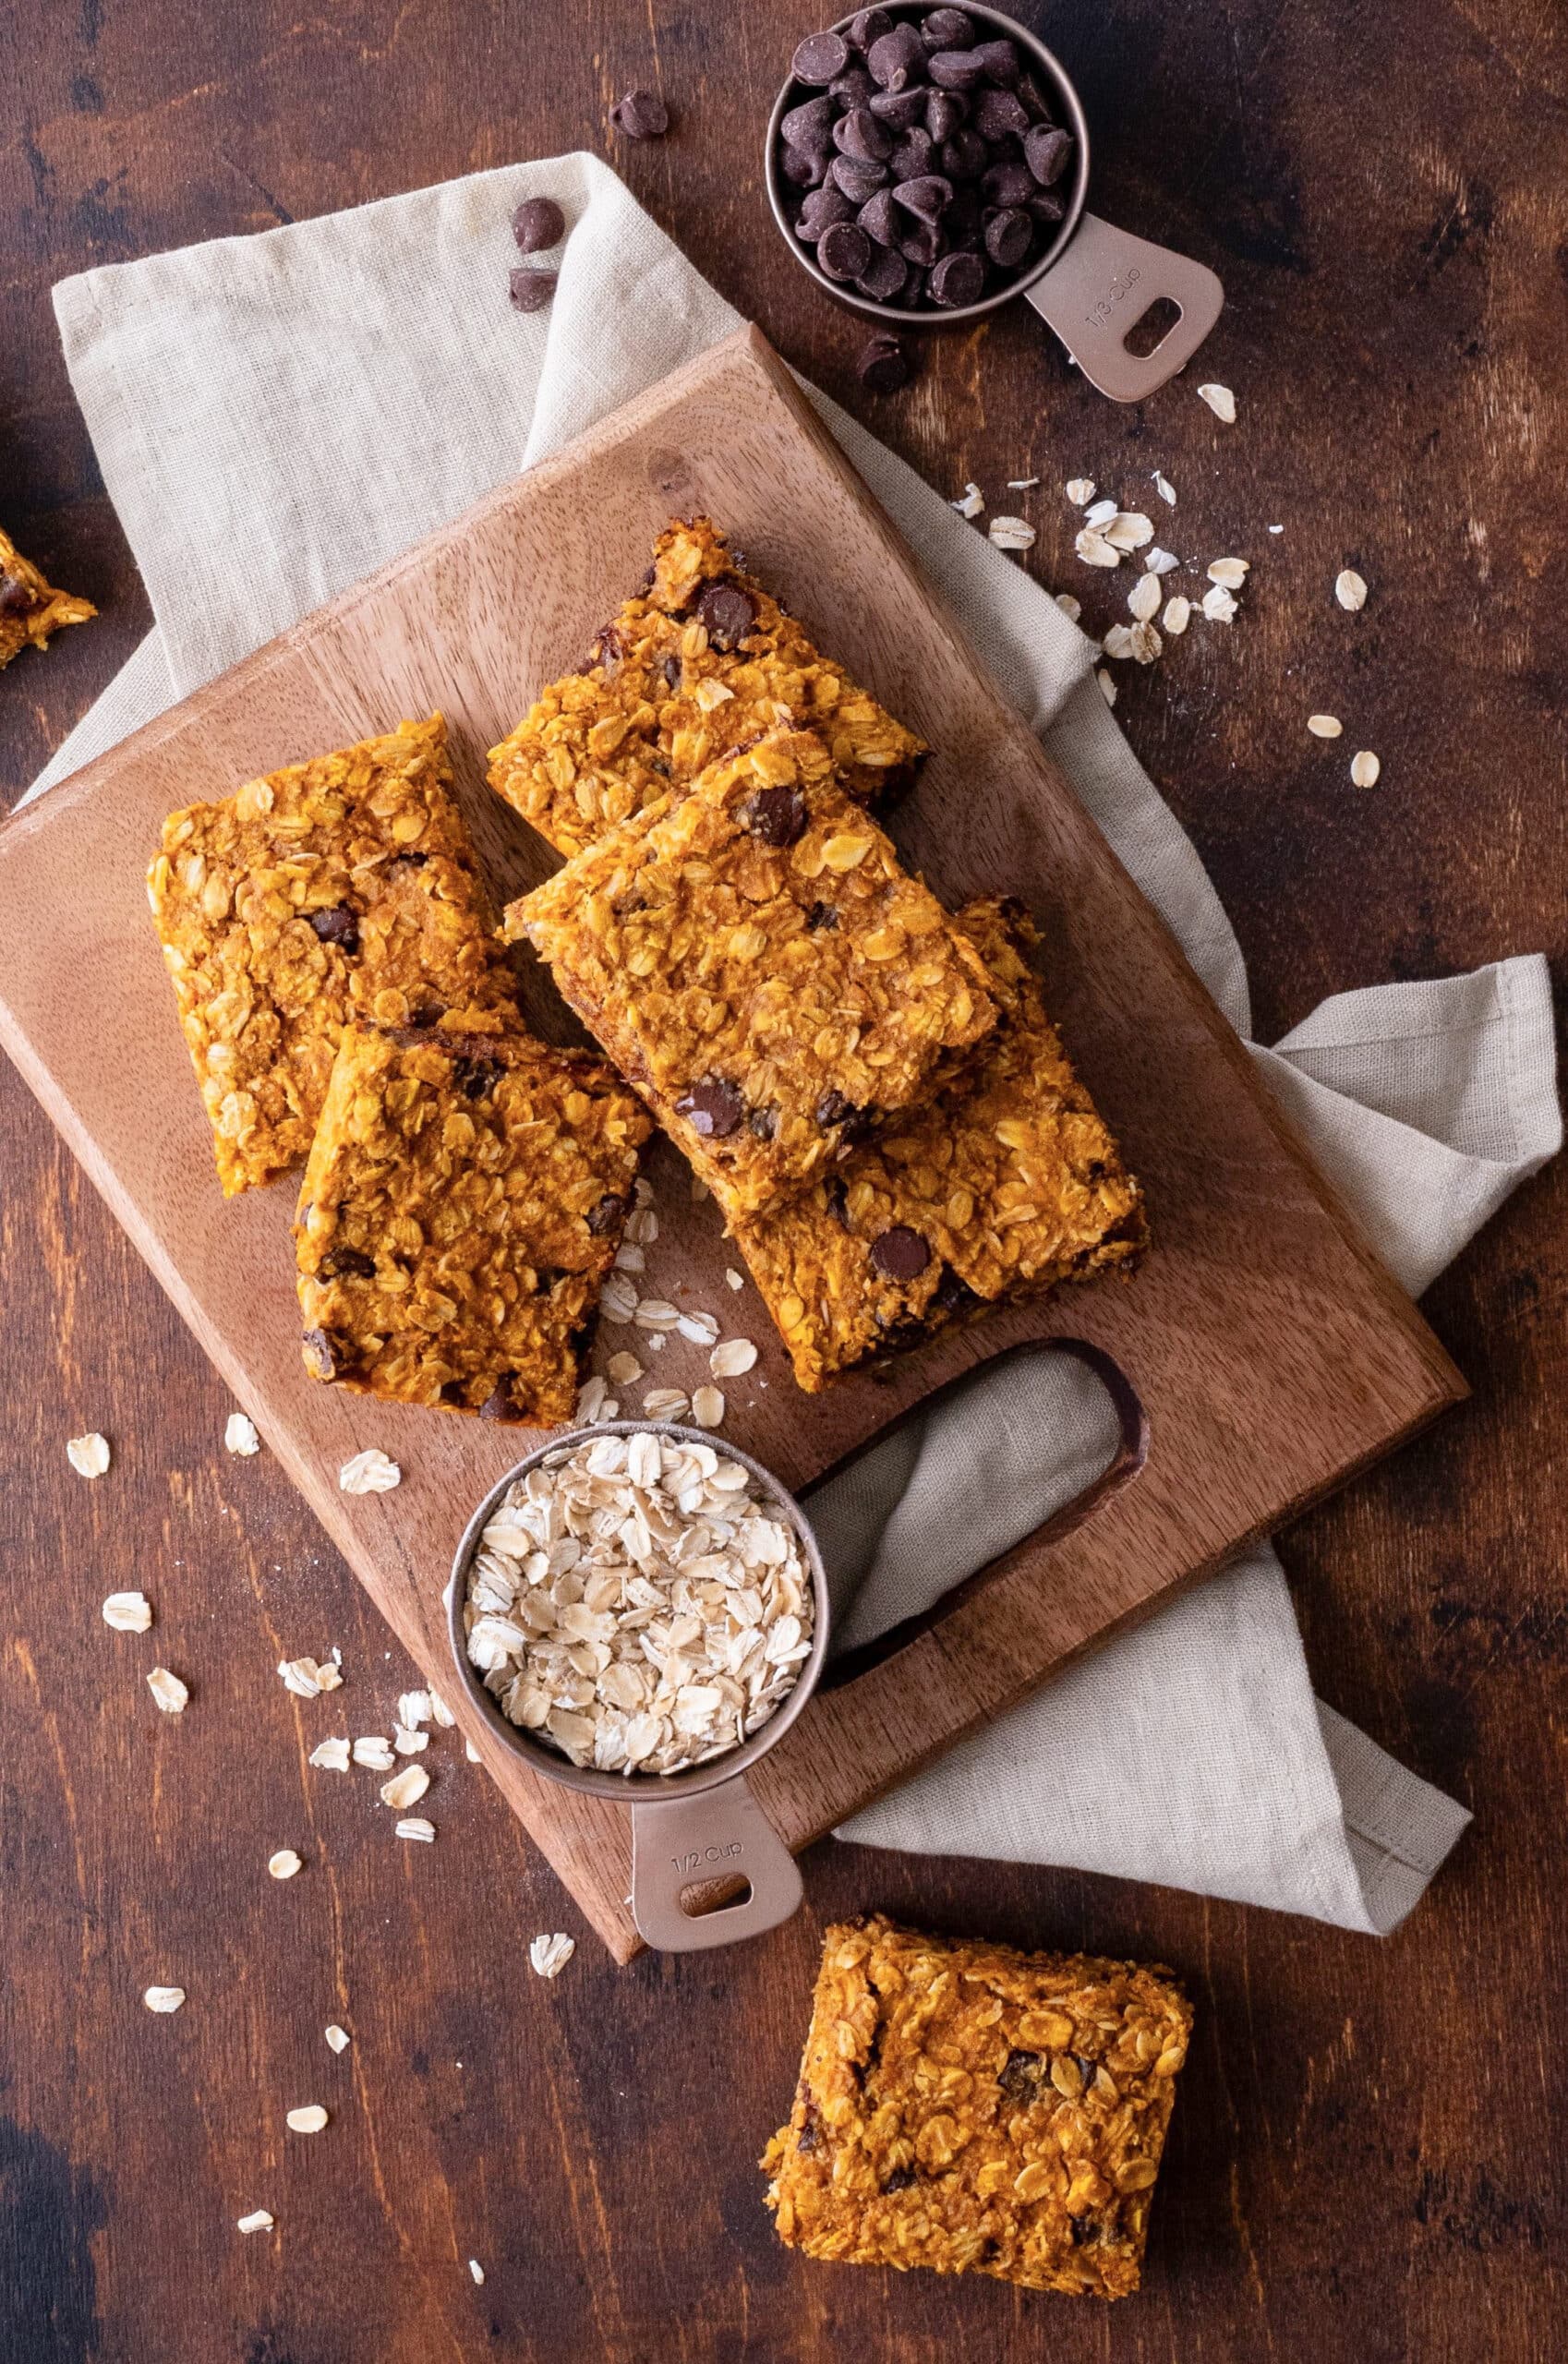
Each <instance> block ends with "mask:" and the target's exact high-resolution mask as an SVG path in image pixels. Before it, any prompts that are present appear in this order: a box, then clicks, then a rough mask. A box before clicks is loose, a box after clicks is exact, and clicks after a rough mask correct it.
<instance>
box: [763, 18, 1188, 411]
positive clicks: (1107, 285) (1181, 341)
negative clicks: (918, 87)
mask: <svg viewBox="0 0 1568 2364" xmlns="http://www.w3.org/2000/svg"><path fill="white" fill-rule="evenodd" d="M932 6H961V7H962V9H963V12H964V14H965V16H966V17H970V18H973V20H974V21H975V23H976V24H978V25H980V26H982V27H983V28H984V29H985V30H986V31H987V33H988V34H989V35H990V36H991V37H992V38H1001V37H1005V38H1006V39H1007V40H1009V41H1011V42H1016V44H1017V46H1018V48H1019V51H1020V52H1021V54H1023V56H1024V57H1025V59H1026V60H1027V61H1028V62H1029V63H1030V64H1031V66H1032V69H1033V72H1034V75H1035V77H1036V78H1037V79H1038V81H1039V83H1040V86H1041V90H1042V94H1043V95H1044V96H1046V97H1048V98H1050V99H1051V100H1052V101H1053V102H1054V103H1055V110H1056V113H1057V115H1058V118H1059V120H1060V121H1061V122H1062V124H1063V126H1064V127H1065V128H1066V129H1067V130H1069V131H1070V132H1071V133H1072V136H1073V139H1074V141H1075V142H1076V149H1075V157H1076V162H1075V166H1074V171H1073V178H1072V187H1071V191H1070V194H1069V195H1068V197H1067V211H1066V212H1065V213H1064V215H1063V217H1062V220H1061V222H1060V223H1059V224H1058V225H1057V229H1056V235H1055V237H1054V238H1053V239H1052V241H1051V243H1050V245H1049V246H1048V247H1046V248H1045V250H1044V252H1043V253H1042V254H1039V255H1037V256H1036V257H1035V258H1034V259H1033V261H1032V262H1030V263H1028V264H1026V265H1025V266H1024V268H1023V270H1022V271H1021V272H1020V273H1019V276H1018V277H1017V278H1015V279H1012V280H1009V281H1008V282H1007V284H1006V285H1005V286H1002V287H998V288H996V289H995V291H994V293H993V294H991V295H985V296H983V297H982V298H981V300H980V302H979V303H978V304H966V305H961V306H959V307H957V308H954V309H952V310H935V311H923V312H911V311H904V310H901V309H900V308H899V307H898V306H897V305H895V304H878V303H874V302H873V301H872V299H871V298H870V297H869V296H865V295H857V294H856V293H855V291H854V290H853V288H851V287H846V286H844V285H842V284H840V283H839V282H838V281H837V280H834V279H829V278H828V276H827V274H826V271H823V270H822V268H821V266H820V265H819V264H818V262H817V260H816V258H815V256H814V254H813V253H812V251H811V249H810V247H806V246H803V245H802V242H801V240H800V239H799V238H798V237H797V236H796V235H795V233H794V230H793V229H792V227H791V226H790V215H789V212H788V211H787V210H786V205H785V193H784V187H783V184H782V182H781V179H780V176H779V170H778V154H779V147H780V134H779V125H780V123H781V122H782V120H783V118H784V115H785V113H786V111H787V110H788V109H789V108H790V107H792V106H795V105H798V104H799V103H800V102H801V100H802V98H805V97H815V96H816V95H818V94H817V93H816V92H815V91H814V90H807V88H806V86H805V85H804V84H803V83H800V82H797V81H796V80H795V79H794V78H793V77H791V78H790V79H789V80H788V81H787V82H786V83H785V85H784V87H783V89H782V90H780V91H779V93H778V99H777V100H776V101H775V103H774V108H773V113H772V115H770V116H769V118H768V125H767V151H766V177H767V200H768V203H769V204H770V205H771V206H772V208H773V218H774V220H775V221H776V222H777V223H778V227H779V230H780V232H781V233H782V235H783V237H784V242H785V244H786V245H787V246H788V247H789V249H790V253H791V254H792V255H793V256H794V258H795V260H796V261H797V262H798V263H799V264H800V266H801V268H802V271H809V272H810V273H811V275H812V277H813V278H814V280H815V281H816V283H817V284H818V286H819V287H823V288H826V292H827V293H828V295H831V296H833V297H834V299H835V301H836V302H838V303H840V304H847V305H848V306H849V307H850V310H851V311H856V312H861V313H863V314H864V316H865V318H866V319H867V320H877V321H880V322H881V323H882V324H883V326H884V327H892V326H899V327H909V328H919V329H935V328H946V327H949V326H958V325H959V324H961V323H964V322H968V321H972V320H983V319H984V318H985V316H986V315H987V313H990V312H995V311H996V310H998V309H999V308H1000V307H1001V306H1002V305H1004V304H1010V303H1011V302H1012V300H1013V298H1014V296H1015V295H1021V296H1023V297H1024V299H1025V301H1026V302H1027V303H1030V304H1031V305H1032V306H1033V307H1034V309H1035V310H1036V311H1037V312H1038V313H1039V314H1040V316H1041V318H1042V319H1043V320H1046V321H1047V322H1048V323H1049V324H1050V326H1051V327H1052V328H1053V329H1055V332H1056V334H1057V335H1058V336H1059V337H1060V338H1061V340H1062V343H1063V344H1065V345H1066V346H1067V351H1068V353H1069V354H1070V355H1071V356H1072V357H1073V359H1074V360H1075V361H1076V362H1077V364H1078V366H1079V368H1080V369H1081V370H1082V372H1083V374H1084V376H1085V377H1086V378H1087V379H1088V380H1089V382H1090V384H1091V385H1092V386H1096V387H1098V389H1099V391H1100V392H1101V393H1103V394H1109V396H1110V397H1111V399H1112V401H1113V402H1118V403H1137V402H1142V401H1143V400H1144V399H1145V398H1146V396H1148V395H1150V394H1152V393H1154V392H1157V391H1158V389H1159V388H1160V387H1161V386H1163V385H1164V384H1165V382H1166V380H1168V379H1171V378H1174V377H1175V376H1176V372H1177V370H1178V369H1183V368H1186V366H1187V364H1188V361H1190V360H1191V358H1192V356H1193V355H1194V354H1195V353H1196V352H1197V350H1198V348H1199V346H1200V344H1202V342H1203V340H1204V338H1205V337H1206V336H1207V335H1208V333H1209V331H1210V330H1211V329H1212V327H1213V325H1214V322H1215V321H1216V320H1218V319H1219V317H1220V312H1221V308H1222V307H1223V306H1224V288H1223V287H1222V286H1221V284H1220V282H1219V280H1218V279H1217V278H1216V277H1215V275H1214V273H1213V272H1212V271H1210V270H1209V269H1208V267H1207V266H1206V265H1205V264H1203V263H1200V262H1194V261H1193V260H1192V259H1191V258H1190V257H1189V256H1188V255H1178V254H1175V253H1173V252H1172V251H1171V249H1170V248H1169V247H1157V246H1154V245H1152V244H1151V242H1150V241H1149V240H1148V239H1147V238H1135V237H1134V236H1133V235H1131V233H1130V232H1129V231H1127V230H1118V229H1116V228H1115V227H1114V226H1113V225H1112V223H1109V222H1104V221H1102V220H1101V218H1100V216H1099V215H1098V214H1096V213H1090V212H1088V211H1086V210H1085V199H1087V197H1088V194H1089V126H1088V124H1087V123H1086V122H1085V120H1084V114H1083V107H1082V104H1081V103H1080V99H1079V95H1078V92H1077V91H1076V90H1074V88H1073V86H1072V83H1071V82H1070V81H1069V79H1068V78H1067V73H1066V71H1065V69H1064V68H1063V66H1062V65H1061V63H1060V61H1059V59H1057V58H1056V57H1055V55H1053V54H1052V52H1051V51H1050V50H1048V49H1047V48H1046V46H1045V44H1044V42H1042V41H1037V40H1036V39H1035V37H1034V35H1033V34H1032V33H1031V32H1030V31H1028V30H1026V29H1025V27H1024V26H1022V25H1020V24H1019V22H1018V20H1017V18H1014V17H1007V16H1004V15H1003V14H1002V12H1001V10H1000V9H998V8H986V7H981V6H971V5H970V0H919V5H913V6H894V7H890V8H889V9H888V11H887V13H888V14H889V15H890V16H891V17H892V18H894V20H895V21H896V22H899V21H902V22H909V23H916V22H918V21H919V19H920V18H922V17H923V16H926V15H927V14H929V12H930V8H931V7H932ZM853 22H854V17H853V16H852V15H851V16H848V17H841V18H839V19H838V23H837V24H836V25H834V26H833V27H832V30H833V31H835V32H837V33H843V32H844V31H845V30H846V29H847V28H848V27H849V26H850V25H851V24H852V23H853ZM1162 298H1164V300H1166V301H1168V302H1169V303H1172V304H1174V305H1175V306H1176V310H1177V312H1178V314H1179V315H1180V317H1179V318H1178V319H1177V320H1175V321H1174V322H1173V323H1172V325H1171V326H1170V328H1169V329H1167V330H1166V332H1165V333H1164V336H1163V337H1161V338H1160V340H1159V342H1158V343H1157V344H1155V345H1154V346H1153V348H1152V350H1151V351H1150V352H1148V353H1146V354H1136V353H1133V352H1131V351H1129V350H1128V344H1127V339H1128V336H1129V335H1130V333H1131V332H1132V331H1133V330H1134V329H1135V328H1136V327H1137V326H1138V323H1139V321H1140V320H1141V319H1142V318H1143V316H1144V314H1145V313H1146V312H1147V311H1148V310H1149V308H1150V307H1151V306H1152V305H1153V304H1155V303H1157V302H1159V301H1160V300H1161V299H1162Z"/></svg>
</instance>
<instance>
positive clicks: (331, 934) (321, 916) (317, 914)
mask: <svg viewBox="0 0 1568 2364" xmlns="http://www.w3.org/2000/svg"><path fill="white" fill-rule="evenodd" d="M310 924H311V926H312V927H313V928H314V929H315V931H316V933H317V935H319V936H320V939H321V941H322V943H323V944H335V945H336V946H337V947H338V950H339V951H340V952H357V951H358V949H359V914H358V913H357V912H356V911H350V910H349V908H348V905H347V904H346V903H334V904H333V905H332V908H331V910H330V911H312V912H311V914H310Z"/></svg>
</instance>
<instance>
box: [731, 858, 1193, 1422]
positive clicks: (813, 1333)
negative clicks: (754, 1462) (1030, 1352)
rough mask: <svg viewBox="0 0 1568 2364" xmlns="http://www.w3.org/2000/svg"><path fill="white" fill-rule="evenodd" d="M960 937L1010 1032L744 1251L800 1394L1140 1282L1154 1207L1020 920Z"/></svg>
mask: <svg viewBox="0 0 1568 2364" xmlns="http://www.w3.org/2000/svg"><path fill="white" fill-rule="evenodd" d="M957 923H958V925H959V927H960V928H961V929H962V930H963V931H964V933H965V935H968V937H969V938H970V940H971V942H972V943H973V945H974V946H975V947H976V949H977V950H978V951H979V952H980V954H981V956H982V958H983V960H984V962H985V965H986V970H987V973H988V978H989V982H990V986H991V991H992V995H993V996H994V998H995V1001H996V1003H997V1005H998V1007H999V1008H1000V1010H1001V1013H1002V1015H1001V1018H1000V1020H999V1021H998V1024H997V1026H996V1029H995V1032H994V1033H993V1034H992V1035H991V1036H990V1037H989V1038H988V1039H987V1040H986V1042H985V1043H983V1045H982V1046H981V1049H980V1051H979V1053H978V1054H977V1055H976V1058H975V1060H974V1063H973V1064H972V1066H971V1067H968V1068H966V1069H965V1071H964V1072H963V1074H961V1075H960V1076H959V1077H958V1078H957V1079H955V1080H954V1081H953V1082H952V1083H951V1084H949V1085H948V1086H947V1089H946V1090H945V1091H943V1092H940V1093H939V1094H938V1095H937V1096H936V1097H935V1099H934V1100H932V1101H931V1102H929V1103H927V1104H925V1105H924V1106H922V1107H917V1108H914V1109H912V1110H911V1111H910V1113H909V1115H908V1116H907V1117H906V1118H905V1119H904V1120H903V1121H901V1122H900V1123H899V1124H898V1125H897V1126H894V1127H892V1128H889V1129H888V1130H887V1132H885V1133H883V1134H882V1135H880V1136H879V1137H878V1139H877V1140H874V1141H871V1142H868V1143H866V1144H865V1145H863V1146H862V1147H861V1148H858V1149H855V1150H853V1151H851V1152H850V1155H849V1156H848V1157H847V1158H846V1159H845V1160H844V1162H843V1164H840V1165H838V1166H837V1167H836V1168H835V1169H834V1170H833V1171H832V1172H831V1173H829V1174H825V1175H821V1176H816V1177H815V1178H814V1180H813V1181H812V1182H810V1183H809V1184H808V1185H807V1186H806V1188H804V1189H802V1190H801V1191H799V1192H798V1193H797V1194H796V1195H795V1196H794V1197H793V1198H792V1199H790V1200H789V1201H788V1203H787V1204H785V1205H783V1206H780V1207H778V1208H777V1209H776V1210H774V1211H772V1212H768V1213H765V1214H763V1215H761V1216H758V1217H754V1218H748V1219H746V1220H743V1221H742V1222H739V1223H737V1224H735V1225H734V1237H735V1243H736V1245H737V1247H738V1248H740V1250H741V1252H742V1256H743V1257H744V1258H745V1260H746V1262H747V1264H748V1265H749V1266H750V1268H751V1273H752V1277H753V1279H754V1281H755V1282H756V1285H757V1287H758V1288H759V1289H760V1291H761V1292H762V1296H763V1298H764V1301H765V1303H766V1306H767V1309H768V1311H769V1312H770V1313H771V1314H772V1316H773V1319H774V1321H775V1322H776V1323H777V1324H778V1329H779V1332H780V1333H781V1334H782V1336H783V1338H784V1341H785V1344H786V1345H788V1347H789V1349H790V1360H791V1362H792V1363H793V1365H794V1371H795V1377H796V1379H797V1381H799V1383H800V1385H801V1386H802V1387H803V1388H806V1389H808V1390H809V1391H812V1392H815V1391H816V1390H817V1389H819V1388H821V1387H823V1386H825V1385H826V1383H827V1382H828V1381H831V1380H833V1379H835V1378H837V1377H838V1375H839V1374H840V1373H841V1372H843V1371H846V1370H849V1369H853V1368H854V1367H855V1366H856V1365H858V1364H862V1363H864V1362H866V1361H867V1360H870V1359H874V1358H876V1357H882V1356H885V1355H887V1354H892V1353H898V1352H900V1351H902V1350H904V1349H907V1348H909V1347H911V1346H913V1345H920V1344H922V1343H923V1341H924V1340H925V1339H926V1338H928V1337H930V1336H931V1335H932V1334H933V1333H935V1331H936V1330H938V1329H940V1328H942V1327H943V1326H944V1325H945V1324H946V1323H947V1322H948V1321H953V1320H955V1319H963V1318H965V1317H967V1316H969V1315H971V1314H974V1313H976V1312H978V1311H980V1310H981V1309H983V1307H984V1306H985V1305H986V1304H988V1303H993V1302H995V1301H996V1300H997V1299H1000V1298H1010V1297H1034V1296H1039V1295H1041V1294H1043V1292H1044V1291H1045V1290H1047V1289H1049V1288H1051V1287H1053V1286H1055V1284H1056V1283H1057V1282H1059V1281H1065V1280H1083V1279H1087V1278H1089V1277H1091V1276H1092V1274H1094V1273H1096V1272H1104V1271H1106V1270H1108V1269H1110V1268H1112V1267H1117V1266H1119V1267H1121V1268H1122V1269H1124V1270H1126V1269H1129V1268H1130V1266H1131V1265H1132V1264H1133V1263H1134V1262H1135V1261H1136V1260H1137V1258H1138V1257H1139V1256H1140V1254H1141V1252H1142V1249H1143V1248H1144V1246H1145V1244H1146V1240H1147V1233H1148V1226H1147V1223H1146V1220H1145V1216H1144V1211H1143V1199H1142V1193H1141V1191H1140V1188H1139V1186H1138V1184H1137V1182H1136V1181H1135V1180H1134V1178H1133V1177H1132V1176H1131V1175H1129V1174H1128V1172H1127V1170H1126V1168H1125V1167H1124V1165H1123V1164H1122V1160H1121V1153H1120V1152H1119V1151H1118V1149H1117V1147H1116V1140H1115V1139H1114V1138H1113V1136H1112V1134H1111V1132H1110V1130H1109V1128H1108V1127H1107V1126H1106V1125H1105V1123H1104V1120H1103V1118H1102V1117H1101V1116H1099V1115H1098V1114H1097V1113H1096V1111H1095V1108H1094V1104H1093V1103H1092V1100H1091V1099H1090V1097H1089V1094H1088V1092H1085V1090H1084V1088H1083V1086H1082V1085H1081V1084H1080V1082H1079V1080H1078V1079H1077V1077H1076V1076H1075V1075H1074V1073H1073V1070H1072V1067H1071V1066H1070V1064H1069V1062H1068V1060H1067V1055H1066V1053H1065V1052H1064V1050H1063V1049H1062V1044H1061V1040H1060V1037H1059V1036H1058V1035H1057V1033H1056V1031H1055V1028H1054V1027H1053V1026H1052V1024H1051V1021H1050V1019H1048V1018H1047V1017H1046V1015H1045V1006H1044V1002H1043V996H1042V994H1041V989H1040V983H1039V980H1038V978H1037V977H1036V976H1035V975H1034V972H1033V971H1032V970H1031V967H1030V965H1029V959H1028V955H1029V954H1030V952H1031V950H1032V949H1033V947H1034V944H1035V941H1036V938H1035V931H1034V927H1033V924H1032V923H1031V920H1030V918H1029V915H1028V913H1027V912H1026V911H1024V910H1023V908H1022V906H1021V905H1019V904H1018V903H1014V902H1010V901H1002V900H999V899H995V898H992V899H985V900H983V901H980V902H975V903H971V904H969V905H967V906H966V907H965V909H964V910H963V911H959V913H958V915H957Z"/></svg>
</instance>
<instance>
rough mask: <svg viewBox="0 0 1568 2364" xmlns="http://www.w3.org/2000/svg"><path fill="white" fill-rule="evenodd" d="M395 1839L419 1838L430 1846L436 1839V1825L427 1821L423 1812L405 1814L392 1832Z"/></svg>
mask: <svg viewBox="0 0 1568 2364" xmlns="http://www.w3.org/2000/svg"><path fill="white" fill-rule="evenodd" d="M392 1836H393V1838H394V1839H420V1840H422V1841H423V1843H424V1844H425V1845H426V1846H427V1847H428V1846H429V1845H431V1844H432V1842H433V1841H434V1839H435V1836H436V1826H435V1824H434V1823H433V1822H427V1821H426V1819H425V1817H424V1815H422V1814H410V1815H404V1818H403V1820H402V1821H401V1822H400V1823H399V1824H398V1825H397V1827H396V1828H395V1830H394V1831H393V1833H392Z"/></svg>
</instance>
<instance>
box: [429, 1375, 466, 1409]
mask: <svg viewBox="0 0 1568 2364" xmlns="http://www.w3.org/2000/svg"><path fill="white" fill-rule="evenodd" d="M436 1401H437V1403H438V1404H451V1405H459V1404H466V1403H467V1401H468V1393H467V1390H466V1388H465V1386H464V1382H463V1381H462V1380H460V1379H448V1380H443V1381H442V1382H441V1389H440V1394H439V1395H438V1396H437V1397H436Z"/></svg>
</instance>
